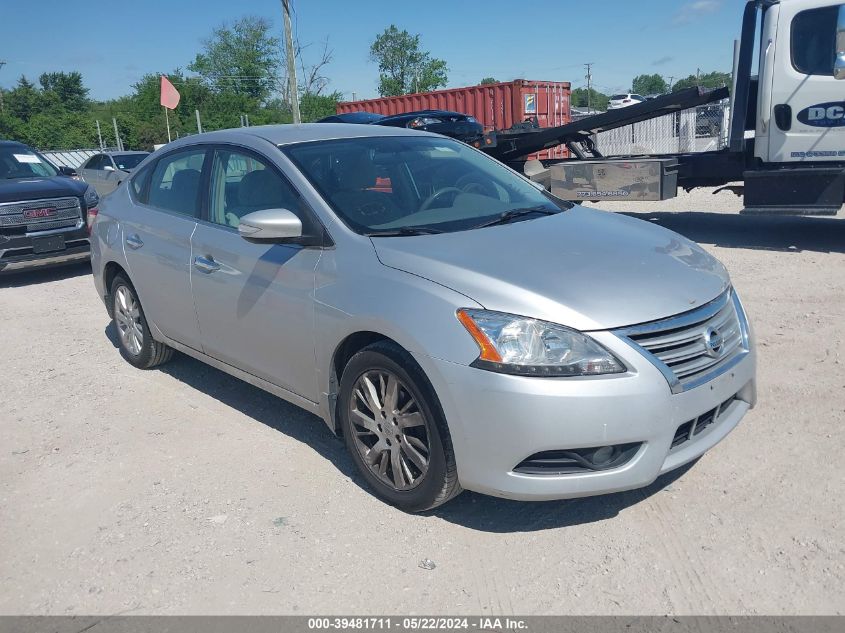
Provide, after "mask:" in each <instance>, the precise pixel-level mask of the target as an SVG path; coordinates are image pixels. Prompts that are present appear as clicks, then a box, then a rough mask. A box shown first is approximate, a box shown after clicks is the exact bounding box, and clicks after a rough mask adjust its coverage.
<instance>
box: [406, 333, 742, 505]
mask: <svg viewBox="0 0 845 633" xmlns="http://www.w3.org/2000/svg"><path fill="white" fill-rule="evenodd" d="M595 338H596V339H597V340H598V341H599V342H600V343H602V345H604V346H605V347H607V348H608V349H610V350H611V351H612V352H613V353H614V354H616V355H617V356H618V357H619V358H621V359H622V360H624V361H625V363H626V364H627V365H628V367H630V368H632V369H633V371H631V372H629V373H626V374H620V375H618V376H603V377H589V378H579V379H571V378H569V379H566V378H537V377H521V376H507V375H503V374H497V373H493V372H489V371H484V370H481V369H474V368H472V367H467V366H464V365H458V364H455V363H451V362H448V361H444V360H439V359H434V358H431V357H420V356H417V360H418V362H420V364H421V365H422V366H423V369H424V370H425V371H426V373H427V375H428V376H429V378H430V380H431V382H432V385H433V386H434V388H435V391H436V392H437V394H438V396H439V397H440V400H441V405H442V407H443V410H444V413H445V415H446V419H447V420H448V424H449V429H450V432H451V435H452V442H453V445H454V449H455V458H456V461H457V466H458V479H459V480H460V482H461V485H462V486H463V487H464V488H466V489H469V490H474V491H477V492H482V493H485V494H490V495H494V496H498V497H506V498H510V499H523V500H548V499H565V498H574V497H583V496H589V495H596V494H603V493H610V492H618V491H622V490H630V489H633V488H640V487H643V486H647V485H649V484H650V483H652V482H653V481H654V480H655V479H656V478H657V477H658V476H659V475H661V474H663V473H665V472H668V471H670V470H672V469H674V468H677V467H679V466H682V465H683V464H686V463H688V462H690V461H692V460H694V459H696V458H697V457H699V456H700V455H702V454H703V453H704V452H706V451H707V450H709V449H710V448H711V447H713V446H714V445H715V444H717V443H718V442H719V441H721V440H722V439H723V438H724V437H725V436H726V435H727V434H728V433H730V432H731V430H733V429H734V428H735V427H736V425H737V424H739V421H740V420H741V419H742V417H743V416H744V415H745V413H746V412H747V411H748V410H749V408H751V407H752V406H754V404H755V401H756V386H755V371H756V357H755V352H754V349H753V346H752V348H751V350H750V351H749V352H748V353H747V354H745V355H744V356H743V357H742V359H741V360H740V361H739V362H738V363H737V364H736V365H734V366H733V367H731V368H730V370H728V371H726V372H725V373H723V374H721V375H719V376H717V377H715V378H714V379H713V380H711V381H710V382H707V383H705V384H703V385H700V386H698V387H696V388H694V389H691V390H689V391H685V392H682V393H677V394H672V392H671V390H670V387H669V384H668V383H667V381H666V378H665V377H664V376H663V374H661V373H660V371H659V370H658V369H657V368H656V367H655V366H654V365H653V364H651V363H650V362H649V361H648V360H647V359H646V358H645V357H644V356H642V355H641V354H640V353H639V352H637V351H636V350H635V349H633V348H632V347H631V346H630V345H628V344H627V343H625V342H624V341H622V340H621V339H620V338H618V337H617V336H615V335H614V334H611V333H608V332H605V333H598V334H596V335H595ZM734 396H735V397H736V400H735V401H734V402H733V403H732V404H731V405H730V406H729V407H727V408H726V410H725V412H724V413H723V414H722V415H720V416H719V417H718V418H717V419H716V421H715V422H714V423H713V424H711V425H710V426H708V427H706V428H705V429H704V430H703V431H702V432H701V433H700V434H698V435H695V436H694V437H692V438H690V439H688V440H687V441H686V442H683V443H682V444H680V445H678V446H676V447H675V448H672V442H673V439H674V438H675V434H676V432H677V430H678V428H679V427H680V426H681V425H683V424H685V423H687V422H688V421H690V420H692V419H694V418H696V417H697V416H701V415H703V414H705V413H706V412H708V411H710V410H712V409H714V408H715V407H717V406H719V405H720V403H722V402H725V401H726V400H728V399H730V398H731V397H734ZM629 443H640V444H641V446H640V447H639V450H638V451H637V452H636V454H635V455H634V456H633V457H632V458H630V459H629V461H627V462H626V463H624V464H622V465H621V466H619V467H618V468H613V469H609V470H602V471H587V472H580V473H570V474H562V475H560V474H540V475H538V474H524V473H520V472H514V468H515V467H516V466H517V465H518V464H519V463H520V462H522V461H523V460H525V459H527V458H528V457H529V456H532V455H534V454H536V453H540V452H543V451H559V450H571V449H578V448H587V447H599V446H608V445H620V444H629Z"/></svg>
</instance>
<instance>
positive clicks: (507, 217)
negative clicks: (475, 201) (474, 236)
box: [472, 206, 561, 229]
mask: <svg viewBox="0 0 845 633" xmlns="http://www.w3.org/2000/svg"><path fill="white" fill-rule="evenodd" d="M560 211H561V210H552V209H549V208H548V207H544V206H536V207H523V208H521V209H511V210H510V211H505V212H504V213H501V214H499V215H497V216H496V217H495V218H493V219H492V220H487V221H486V222H482V223H481V224H476V225H475V226H474V227H472V228H474V229H483V228H484V227H485V226H496V225H497V224H507V223H508V222H511V221H512V220H515V219H516V218H521V217H523V216H526V215H532V214H534V213H539V214H540V215H555V214H556V213H560Z"/></svg>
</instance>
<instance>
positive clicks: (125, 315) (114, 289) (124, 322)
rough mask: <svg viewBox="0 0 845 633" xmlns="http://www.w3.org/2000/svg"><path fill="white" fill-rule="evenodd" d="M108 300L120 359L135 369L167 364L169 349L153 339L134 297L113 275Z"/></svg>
mask: <svg viewBox="0 0 845 633" xmlns="http://www.w3.org/2000/svg"><path fill="white" fill-rule="evenodd" d="M109 296H110V297H111V300H112V305H113V308H114V310H113V314H114V325H115V328H116V329H117V340H118V347H119V349H120V355H121V356H123V358H124V359H125V360H126V361H127V362H128V363H130V364H131V365H134V366H135V367H138V368H139V369H150V368H152V367H156V366H157V365H161V364H162V363H166V362H167V361H168V360H170V358H171V357H172V356H173V349H172V348H170V347H168V346H167V345H165V344H164V343H159V342H158V341H156V340H155V339H153V337H152V334H150V328H149V326H148V325H147V319H146V317H145V316H144V309H143V308H142V307H141V302H140V301H139V300H138V293H137V292H135V288H134V287H133V286H132V284H131V283H130V282H129V280H128V279H126V278H125V277H124V276H123V275H117V276H116V277H115V278H114V281H113V282H112V285H111V293H110V295H109Z"/></svg>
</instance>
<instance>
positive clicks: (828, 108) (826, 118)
mask: <svg viewBox="0 0 845 633" xmlns="http://www.w3.org/2000/svg"><path fill="white" fill-rule="evenodd" d="M797 118H798V120H799V121H800V122H801V123H804V124H805V125H812V126H813V127H841V126H845V101H830V102H828V103H819V104H816V105H811V106H809V107H807V108H804V109H803V110H801V111H800V112H799V113H798V116H797Z"/></svg>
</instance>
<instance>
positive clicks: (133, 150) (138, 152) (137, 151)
mask: <svg viewBox="0 0 845 633" xmlns="http://www.w3.org/2000/svg"><path fill="white" fill-rule="evenodd" d="M100 154H105V155H106V156H126V155H127V154H149V152H145V151H143V150H139V149H128V150H126V151H124V152H117V151H115V152H100Z"/></svg>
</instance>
